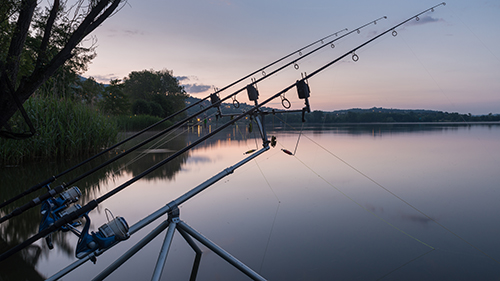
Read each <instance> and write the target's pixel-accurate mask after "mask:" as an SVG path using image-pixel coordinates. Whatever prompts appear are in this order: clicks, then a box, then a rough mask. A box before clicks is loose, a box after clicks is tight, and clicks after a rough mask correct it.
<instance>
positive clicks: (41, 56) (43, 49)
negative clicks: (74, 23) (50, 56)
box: [35, 0, 59, 69]
mask: <svg viewBox="0 0 500 281" xmlns="http://www.w3.org/2000/svg"><path fill="white" fill-rule="evenodd" d="M58 11H59V0H54V5H53V6H52V10H50V16H49V19H48V20H47V24H46V25H45V30H44V32H43V39H42V43H41V44H40V50H39V52H38V58H37V60H36V66H35V69H39V68H40V67H41V66H42V63H43V62H44V61H45V60H46V59H47V46H48V45H49V39H50V34H51V33H52V27H53V26H54V22H55V20H56V17H57V13H58Z"/></svg>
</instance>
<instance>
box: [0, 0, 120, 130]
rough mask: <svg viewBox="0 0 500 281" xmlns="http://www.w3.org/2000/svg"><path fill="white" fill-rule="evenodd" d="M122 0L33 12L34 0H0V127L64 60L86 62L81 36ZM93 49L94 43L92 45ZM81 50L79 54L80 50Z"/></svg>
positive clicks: (56, 0)
mask: <svg viewBox="0 0 500 281" xmlns="http://www.w3.org/2000/svg"><path fill="white" fill-rule="evenodd" d="M123 1H124V0H87V3H85V2H86V0H80V1H77V4H75V5H73V6H71V7H70V8H69V9H66V8H65V6H64V4H65V3H66V2H65V1H62V2H63V3H61V1H60V0H53V2H52V6H51V7H45V9H42V11H41V12H37V11H40V10H37V6H38V5H39V3H38V1H37V0H2V5H1V8H0V12H2V14H1V15H0V21H1V22H0V28H1V30H0V50H1V54H0V58H1V60H0V128H2V127H8V125H7V122H8V120H9V119H10V118H11V117H12V116H13V115H14V113H15V112H16V111H17V110H18V105H17V103H20V104H22V103H24V102H25V101H26V100H27V99H28V98H29V97H30V96H31V95H32V94H33V93H34V92H35V91H36V90H37V89H38V88H39V87H40V86H41V85H42V84H43V83H44V82H46V81H47V80H49V78H50V77H51V76H52V75H54V73H56V71H57V70H58V69H59V68H60V67H61V66H63V65H67V66H69V67H71V66H72V65H73V66H75V65H77V66H78V65H79V66H80V67H82V66H83V67H84V66H85V64H86V63H88V59H89V58H91V56H90V57H89V56H88V51H92V50H91V49H89V48H84V47H83V45H82V40H83V39H84V38H86V37H87V36H88V35H89V34H90V33H91V32H92V31H93V30H95V29H96V28H97V27H98V26H99V25H101V24H102V23H103V22H104V20H106V19H107V18H108V17H110V16H111V15H112V14H113V13H114V12H115V11H116V10H117V8H118V6H119V4H120V3H121V2H123ZM90 48H92V47H90ZM82 51H83V54H84V55H82Z"/></svg>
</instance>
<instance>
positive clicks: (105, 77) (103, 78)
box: [92, 73, 121, 84]
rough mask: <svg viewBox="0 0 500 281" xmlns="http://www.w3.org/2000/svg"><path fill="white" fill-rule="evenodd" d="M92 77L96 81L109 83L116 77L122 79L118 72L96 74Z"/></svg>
mask: <svg viewBox="0 0 500 281" xmlns="http://www.w3.org/2000/svg"><path fill="white" fill-rule="evenodd" d="M92 77H93V78H94V79H95V81H97V82H99V83H103V84H108V83H109V81H111V80H114V79H121V78H120V77H118V76H117V75H116V74H113V73H111V74H106V75H94V76H92Z"/></svg>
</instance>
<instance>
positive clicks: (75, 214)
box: [0, 2, 446, 261]
mask: <svg viewBox="0 0 500 281" xmlns="http://www.w3.org/2000/svg"><path fill="white" fill-rule="evenodd" d="M440 5H443V6H444V5H446V3H444V2H443V3H441V4H439V5H436V6H434V7H432V8H429V9H427V10H425V11H423V12H421V13H419V14H417V15H414V16H412V17H410V18H408V19H407V20H405V21H403V22H401V23H399V24H397V25H394V26H393V27H391V28H389V29H387V30H386V31H384V32H383V33H381V34H379V35H377V36H376V37H374V38H372V39H370V40H368V41H366V42H364V43H362V44H360V45H358V46H357V47H355V48H353V49H351V50H350V51H349V52H347V53H345V54H344V55H342V56H340V57H338V58H337V59H335V60H333V61H331V62H329V63H327V64H325V65H324V66H323V67H320V68H318V69H317V70H316V71H314V72H312V73H310V74H308V75H307V74H306V75H305V76H304V77H303V78H302V79H301V80H297V82H295V83H293V84H291V85H290V86H288V87H286V88H284V89H283V90H281V91H280V92H278V93H276V94H274V95H273V96H271V97H270V98H268V99H267V100H265V101H263V102H261V103H260V104H257V102H256V105H255V106H254V107H252V108H251V109H249V110H248V111H246V112H244V113H243V114H241V115H238V116H236V117H234V118H233V120H231V121H229V122H227V123H225V124H223V125H222V126H221V127H219V128H217V129H215V130H214V131H212V132H211V133H209V134H207V135H206V136H204V137H202V138H200V139H198V140H196V141H194V142H193V143H192V144H190V145H188V146H186V147H185V148H183V149H181V150H179V151H177V152H175V153H174V154H173V155H171V156H169V157H167V158H166V159H164V160H162V161H160V162H159V163H157V164H155V165H153V166H151V167H150V168H148V169H147V170H145V171H143V172H142V173H141V174H139V175H137V176H136V177H134V178H132V179H130V180H129V181H127V182H125V183H123V184H121V185H120V186H118V187H116V188H114V189H113V190H111V191H109V192H107V193H106V194H104V195H102V196H101V197H99V198H97V199H94V200H92V201H90V202H89V203H87V204H86V205H85V206H83V207H81V208H80V209H77V210H74V211H72V212H70V213H67V214H65V215H64V216H62V217H61V218H60V219H58V220H56V221H54V222H53V223H52V224H51V225H49V226H48V227H47V228H45V229H43V230H41V231H40V232H38V233H37V234H35V235H34V236H32V237H30V238H29V239H27V240H25V241H24V242H22V243H20V244H18V245H16V246H14V247H13V248H11V249H9V250H7V251H6V252H4V253H2V254H1V255H0V261H2V260H5V259H6V258H8V257H9V256H11V255H12V254H14V253H16V252H18V251H20V250H22V249H24V248H25V247H27V246H29V245H31V244H32V243H34V242H35V241H37V240H39V239H40V238H42V237H45V236H47V235H49V234H50V233H52V232H54V231H56V230H58V229H59V228H61V227H63V226H64V225H66V224H69V223H71V222H73V221H74V220H76V219H77V218H79V217H81V216H83V215H86V214H87V213H88V212H90V211H92V210H93V209H95V208H96V207H97V206H98V205H99V204H100V203H102V202H104V201H105V200H107V199H109V198H110V197H112V196H114V195H116V194H117V193H118V192H120V191H122V190H123V189H125V188H127V187H128V186H130V185H131V184H133V183H134V182H136V181H138V180H139V179H141V178H143V177H144V176H146V175H148V174H149V173H151V172H153V171H155V170H156V169H158V168H160V167H161V166H163V165H164V164H166V163H168V162H170V161H171V160H173V159H174V158H176V157H178V156H179V155H181V154H182V153H184V152H186V151H188V150H190V149H191V148H193V147H194V146H196V145H198V144H200V143H201V142H203V141H205V140H206V139H208V138H210V137H212V136H213V135H215V134H217V133H219V132H220V131H222V130H223V129H225V128H226V127H228V126H230V125H232V124H234V123H235V122H236V121H238V120H240V119H242V118H243V117H245V116H247V115H251V114H254V112H256V111H259V109H260V107H262V106H264V105H265V104H267V103H269V102H270V101H272V100H274V99H276V98H278V97H280V96H281V95H283V94H285V93H286V92H288V91H289V90H290V89H291V88H293V87H297V89H298V92H299V98H300V90H299V85H304V84H305V85H307V84H306V81H307V80H308V79H310V78H312V77H313V76H316V75H317V74H318V73H320V72H322V71H323V70H325V69H326V68H328V67H330V66H331V65H333V64H335V63H337V62H339V61H340V60H341V59H343V58H345V57H347V56H349V55H352V58H353V60H355V61H357V59H355V58H359V57H357V55H356V54H355V52H356V51H357V50H359V49H360V48H363V47H364V46H366V45H367V44H369V43H371V42H373V41H374V40H376V39H378V38H380V37H381V36H383V35H385V34H387V33H389V32H391V31H392V34H393V36H395V33H396V35H397V32H396V28H398V27H400V26H401V25H403V24H405V23H407V22H409V21H410V20H412V19H416V20H419V16H420V15H422V14H424V13H426V12H428V11H434V8H436V7H438V6H440ZM307 89H308V86H307ZM307 91H308V90H307ZM233 95H234V94H233ZM308 95H309V93H308V92H307V97H308ZM229 97H230V96H228V97H226V98H224V99H227V98H229ZM307 97H306V105H307V106H308V101H307ZM221 102H222V100H218V101H217V102H216V103H215V104H220V103H221Z"/></svg>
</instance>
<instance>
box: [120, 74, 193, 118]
mask: <svg viewBox="0 0 500 281" xmlns="http://www.w3.org/2000/svg"><path fill="white" fill-rule="evenodd" d="M123 83H124V85H125V86H124V92H125V93H126V94H127V95H128V96H129V97H130V99H131V100H132V107H133V109H132V112H133V113H134V114H152V115H156V116H159V117H167V116H169V115H171V114H173V113H175V112H177V111H179V110H182V109H183V108H184V106H185V99H186V98H187V95H186V93H185V91H184V89H183V88H182V86H180V85H179V81H178V80H177V78H175V77H173V76H172V71H169V70H166V69H165V70H161V71H154V70H142V71H133V72H131V73H130V74H129V75H128V77H127V78H125V79H124V82H123ZM139 100H145V101H147V102H149V107H150V108H151V109H150V111H141V112H147V113H139V111H136V110H135V109H136V108H135V107H136V106H139V105H136V102H137V101H139ZM152 103H154V104H155V105H152ZM140 105H141V106H144V104H143V103H142V102H140ZM160 109H161V110H160Z"/></svg>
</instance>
